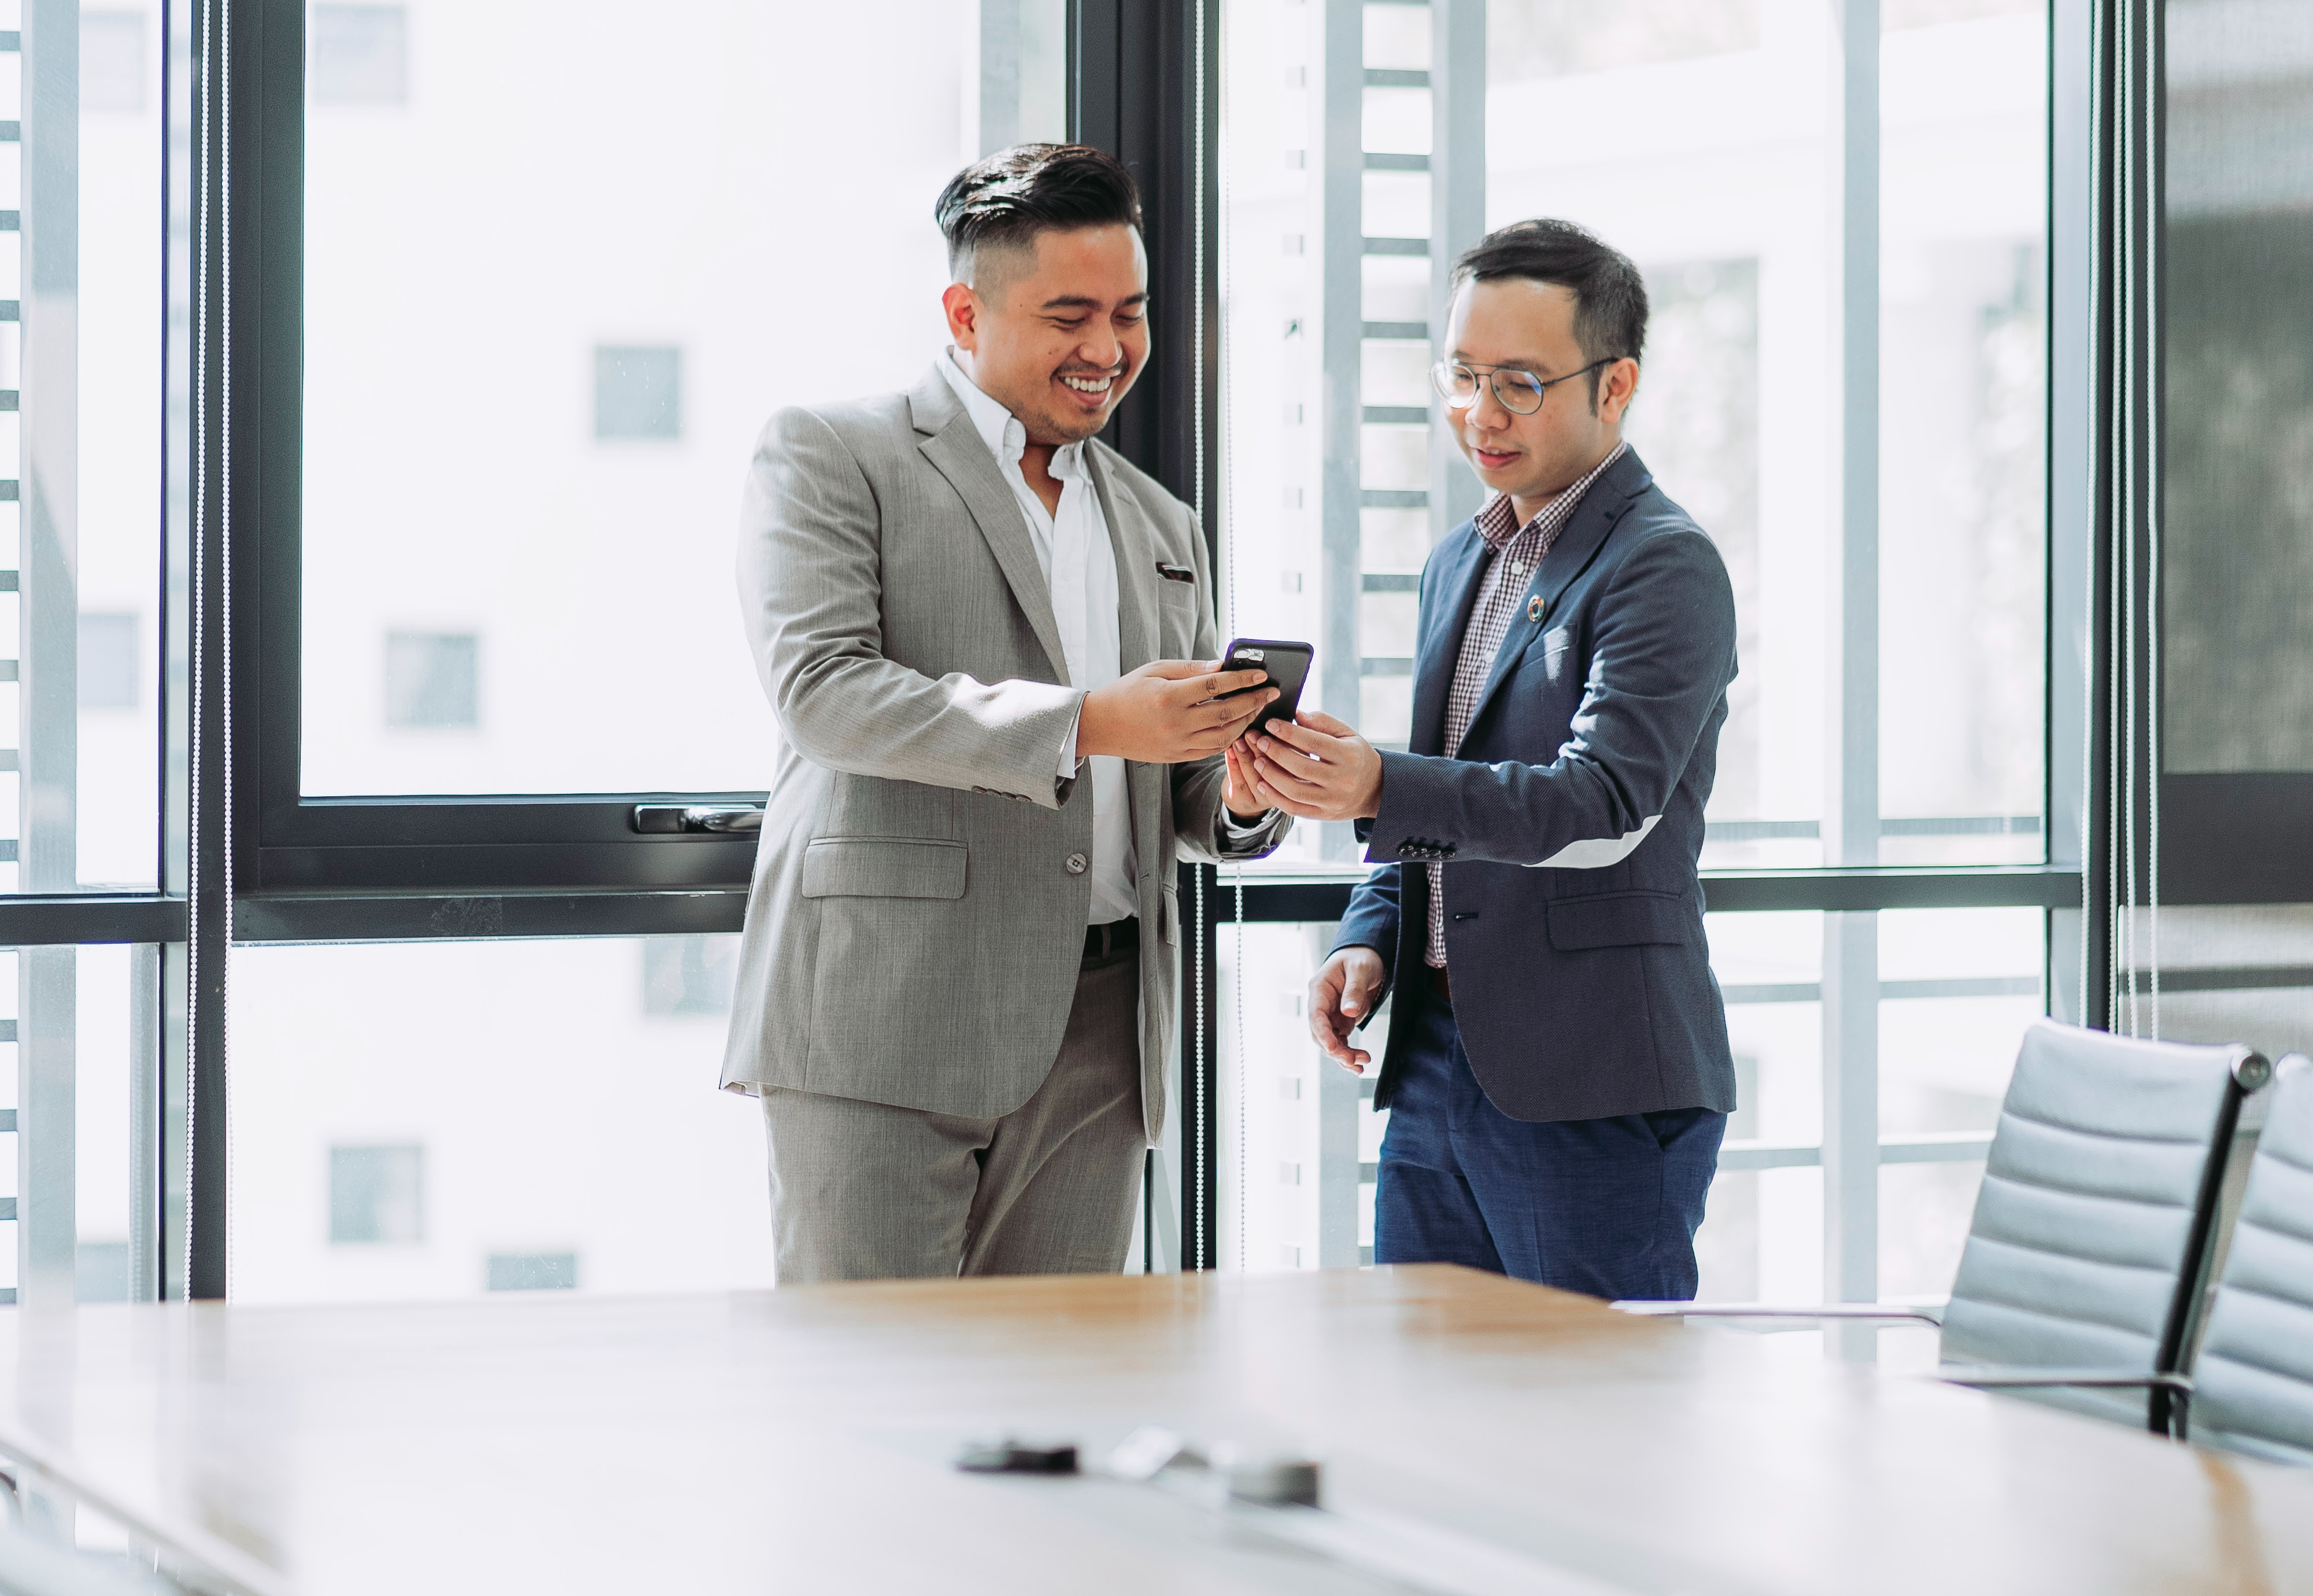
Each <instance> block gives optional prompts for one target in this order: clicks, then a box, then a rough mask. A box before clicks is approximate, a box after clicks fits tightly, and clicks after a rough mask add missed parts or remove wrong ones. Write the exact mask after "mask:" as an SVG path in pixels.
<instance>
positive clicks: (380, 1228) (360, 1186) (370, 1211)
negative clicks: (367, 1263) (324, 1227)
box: [330, 1147, 426, 1246]
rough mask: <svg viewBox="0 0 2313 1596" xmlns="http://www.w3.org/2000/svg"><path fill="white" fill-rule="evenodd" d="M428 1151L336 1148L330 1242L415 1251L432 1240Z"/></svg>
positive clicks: (332, 1167) (332, 1163) (332, 1166)
mask: <svg viewBox="0 0 2313 1596" xmlns="http://www.w3.org/2000/svg"><path fill="white" fill-rule="evenodd" d="M425 1177H426V1150H425V1149H424V1148H422V1147H332V1148H331V1149H330V1240H331V1241H332V1242H335V1243H339V1244H340V1245H344V1244H365V1243H372V1242H378V1243H385V1244H389V1245H400V1246H409V1245H413V1244H415V1243H417V1242H420V1241H423V1240H425V1239H426V1222H425V1220H426V1205H425Z"/></svg>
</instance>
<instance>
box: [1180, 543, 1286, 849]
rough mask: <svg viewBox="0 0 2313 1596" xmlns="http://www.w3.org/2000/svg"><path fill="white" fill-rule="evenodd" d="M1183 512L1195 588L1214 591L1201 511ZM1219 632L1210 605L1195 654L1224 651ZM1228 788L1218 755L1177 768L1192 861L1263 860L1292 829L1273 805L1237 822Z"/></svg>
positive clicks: (1183, 834) (1184, 838) (1201, 616)
mask: <svg viewBox="0 0 2313 1596" xmlns="http://www.w3.org/2000/svg"><path fill="white" fill-rule="evenodd" d="M1181 515H1182V516H1183V519H1185V520H1186V521H1187V522H1188V544H1189V563H1190V566H1191V568H1192V569H1193V570H1195V572H1196V573H1197V591H1198V593H1199V594H1200V595H1205V594H1210V593H1211V592H1212V590H1213V589H1212V581H1211V574H1210V572H1209V571H1208V570H1207V569H1206V563H1205V537H1204V533H1203V532H1202V531H1201V530H1200V528H1199V527H1198V525H1197V515H1196V512H1195V511H1194V510H1192V509H1190V508H1189V507H1187V506H1185V505H1183V506H1182V507H1181ZM1220 648H1221V644H1220V633H1219V630H1218V628H1217V627H1215V625H1214V624H1213V614H1212V611H1211V609H1210V607H1209V606H1200V608H1199V610H1198V612H1197V640H1196V654H1195V657H1196V658H1199V659H1212V658H1216V657H1218V655H1219V653H1220ZM1227 786H1228V762H1227V760H1225V759H1223V758H1222V757H1221V756H1220V755H1219V754H1208V755H1207V756H1206V757H1204V758H1203V759H1195V760H1190V761H1188V762H1187V763H1183V764H1176V765H1174V767H1173V830H1174V836H1175V837H1176V838H1177V839H1178V842H1179V848H1180V851H1181V852H1182V853H1183V855H1184V856H1186V857H1188V858H1191V859H1200V860H1205V861H1207V862H1208V863H1214V864H1219V863H1227V862H1233V861H1241V860H1248V859H1261V858H1263V857H1264V856H1266V855H1268V854H1271V853H1274V852H1276V851H1277V850H1278V848H1279V846H1280V844H1282V843H1283V842H1284V841H1285V838H1286V836H1287V834H1288V833H1290V832H1291V831H1292V829H1293V816H1290V815H1288V814H1286V813H1285V811H1283V810H1282V809H1273V810H1271V812H1270V813H1269V814H1268V815H1266V816H1263V817H1262V818H1261V819H1259V820H1256V821H1253V822H1252V823H1251V824H1249V825H1248V824H1244V823H1243V822H1239V821H1236V820H1235V819H1234V818H1233V817H1232V816H1230V814H1229V809H1228V805H1227V804H1226V803H1224V802H1222V801H1221V795H1222V793H1223V791H1224V790H1225V789H1227Z"/></svg>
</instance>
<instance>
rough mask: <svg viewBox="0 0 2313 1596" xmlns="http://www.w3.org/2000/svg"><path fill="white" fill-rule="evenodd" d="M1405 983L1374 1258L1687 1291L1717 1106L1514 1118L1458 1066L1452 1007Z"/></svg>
mask: <svg viewBox="0 0 2313 1596" xmlns="http://www.w3.org/2000/svg"><path fill="white" fill-rule="evenodd" d="M1411 995H1412V994H1405V996H1411ZM1405 996H1401V998H1400V1000H1399V1002H1398V1012H1399V1013H1400V1014H1401V1015H1403V1017H1404V1018H1403V1023H1405V1024H1407V1025H1410V1026H1412V1027H1413V1034H1412V1036H1411V1037H1410V1038H1408V1040H1409V1043H1410V1044H1411V1045H1409V1046H1408V1048H1407V1049H1406V1054H1405V1073H1404V1075H1403V1077H1402V1078H1401V1079H1400V1080H1399V1081H1398V1085H1397V1091H1396V1095H1395V1097H1394V1099H1393V1100H1392V1102H1391V1104H1390V1110H1389V1128H1388V1130H1387V1131H1386V1132H1385V1133H1384V1134H1383V1136H1382V1143H1381V1168H1380V1169H1379V1171H1378V1172H1377V1176H1376V1179H1377V1186H1376V1190H1375V1194H1374V1262H1375V1263H1376V1264H1466V1265H1469V1266H1470V1267H1472V1268H1473V1269H1486V1270H1491V1271H1492V1272H1493V1273H1494V1274H1508V1275H1513V1276H1515V1277H1516V1278H1517V1279H1519V1280H1534V1281H1540V1282H1541V1283H1543V1284H1544V1285H1554V1286H1560V1287H1562V1288H1564V1289H1565V1290H1567V1291H1570V1292H1587V1294H1588V1295H1590V1296H1593V1297H1605V1298H1606V1299H1608V1300H1609V1301H1614V1300H1617V1299H1623V1298H1643V1299H1648V1300H1651V1301H1663V1300H1670V1299H1675V1300H1680V1301H1685V1300H1689V1299H1692V1298H1693V1295H1694V1284H1695V1265H1694V1231H1695V1227H1696V1226H1698V1225H1700V1224H1702V1204H1703V1199H1704V1197H1705V1196H1706V1195H1709V1193H1710V1190H1711V1176H1712V1175H1714V1174H1715V1173H1717V1171H1718V1168H1719V1140H1720V1139H1721V1138H1722V1137H1723V1136H1725V1134H1726V1133H1727V1116H1726V1115H1723V1114H1720V1113H1718V1112H1716V1111H1715V1110H1713V1109H1709V1108H1674V1109H1668V1110H1665V1111H1663V1112H1660V1113H1656V1114H1625V1115H1620V1116H1618V1117H1616V1118H1614V1119H1575V1120H1562V1121H1558V1122H1555V1123H1547V1124H1535V1123H1532V1122H1530V1121H1527V1120H1522V1119H1512V1118H1511V1117H1510V1116H1509V1115H1507V1114H1504V1113H1503V1112H1502V1111H1501V1110H1500V1109H1499V1108H1497V1107H1494V1106H1493V1104H1492V1103H1491V1102H1489V1101H1487V1098H1486V1094H1485V1092H1484V1091H1483V1090H1482V1089H1481V1088H1480V1087H1479V1085H1478V1078H1477V1077H1476V1076H1475V1075H1473V1074H1472V1073H1471V1072H1470V1055H1469V1054H1466V1053H1464V1052H1463V1051H1462V1033H1461V1031H1460V1028H1459V1027H1456V1025H1455V1023H1454V1010H1453V1008H1452V1007H1451V1005H1449V1004H1448V1003H1447V1001H1446V1000H1445V999H1443V998H1441V997H1438V996H1437V995H1435V994H1434V993H1429V992H1423V993H1421V994H1420V1000H1421V1001H1418V1002H1408V1001H1405ZM1408 1010H1412V1012H1410V1013H1409V1012H1407V1011H1408Z"/></svg>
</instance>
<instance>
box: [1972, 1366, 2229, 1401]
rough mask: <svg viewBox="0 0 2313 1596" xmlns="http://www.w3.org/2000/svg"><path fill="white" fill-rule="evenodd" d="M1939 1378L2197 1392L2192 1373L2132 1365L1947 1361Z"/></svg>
mask: <svg viewBox="0 0 2313 1596" xmlns="http://www.w3.org/2000/svg"><path fill="white" fill-rule="evenodd" d="M1936 1378H1937V1379H1938V1380H1942V1381H1944V1382H1945V1383H1946V1384H1948V1385H1956V1386H1976V1387H1980V1388H1982V1389H1984V1390H2008V1389H2018V1388H2028V1387H2031V1386H2094V1387H2098V1388H2101V1389H2118V1390H2127V1389H2133V1388H2136V1387H2142V1388H2143V1389H2146V1390H2150V1389H2153V1388H2154V1387H2156V1386H2157V1387H2158V1388H2159V1389H2161V1390H2164V1391H2176V1392H2178V1393H2179V1394H2181V1395H2184V1396H2187V1397H2189V1396H2191V1395H2192V1394H2193V1377H2192V1376H2191V1375H2189V1374H2148V1373H2145V1372H2143V1371H2141V1370H2131V1369H2007V1368H1999V1367H1995V1366H1993V1365H1991V1364H1984V1365H1982V1366H1977V1365H1974V1364H1968V1363H1945V1364H1942V1365H1940V1366H1939V1368H1938V1369H1937V1370H1936Z"/></svg>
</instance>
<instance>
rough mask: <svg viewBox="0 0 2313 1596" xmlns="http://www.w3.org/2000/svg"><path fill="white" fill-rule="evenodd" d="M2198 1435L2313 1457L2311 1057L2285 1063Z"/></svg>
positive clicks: (2217, 1442) (2235, 1254) (2220, 1321)
mask: <svg viewBox="0 0 2313 1596" xmlns="http://www.w3.org/2000/svg"><path fill="white" fill-rule="evenodd" d="M2193 1388H2194V1389H2193V1395H2192V1438H2193V1439H2194V1441H2197V1442H2204V1443H2206V1444H2208V1445H2212V1446H2221V1447H2225V1448H2228V1449H2229V1450H2231V1451H2241V1452H2248V1453H2252V1454H2254V1455H2256V1456H2258V1457H2264V1458H2270V1459H2275V1460H2276V1461H2280V1462H2287V1463H2300V1464H2313V1060H2308V1059H2306V1058H2305V1057H2304V1056H2303V1055H2302V1054H2299V1055H2295V1056H2292V1057H2290V1058H2285V1059H2283V1060H2282V1061H2281V1065H2280V1068H2279V1069H2278V1070H2277V1071H2274V1077H2273V1094H2272V1098H2271V1100H2270V1101H2269V1102H2268V1103H2267V1104H2266V1105H2265V1133H2264V1134H2263V1135H2262V1136H2260V1137H2259V1138H2258V1140H2257V1144H2256V1158H2254V1159H2253V1160H2250V1162H2249V1171H2248V1189H2247V1192H2246V1193H2245V1194H2244V1195H2243V1196H2242V1199H2241V1212H2240V1220H2239V1222H2238V1224H2237V1225H2235V1226H2234V1228H2233V1234H2232V1243H2231V1246H2230V1248H2229V1250H2228V1251H2227V1252H2226V1254H2225V1262H2224V1273H2223V1276H2222V1278H2221V1280H2220V1281H2219V1282H2218V1284H2217V1292H2216V1306H2215V1307H2214V1308H2212V1309H2211V1310H2210V1313H2209V1326H2208V1334H2207V1336H2205V1337H2204V1338H2203V1342H2202V1344H2201V1356H2200V1360H2199V1362H2198V1363H2197V1365H2196V1366H2195V1367H2194V1371H2193Z"/></svg>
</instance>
